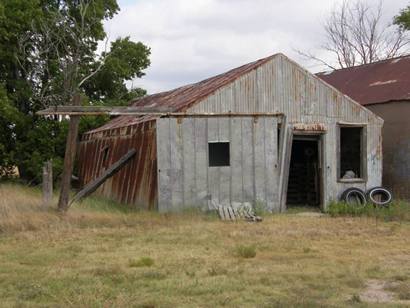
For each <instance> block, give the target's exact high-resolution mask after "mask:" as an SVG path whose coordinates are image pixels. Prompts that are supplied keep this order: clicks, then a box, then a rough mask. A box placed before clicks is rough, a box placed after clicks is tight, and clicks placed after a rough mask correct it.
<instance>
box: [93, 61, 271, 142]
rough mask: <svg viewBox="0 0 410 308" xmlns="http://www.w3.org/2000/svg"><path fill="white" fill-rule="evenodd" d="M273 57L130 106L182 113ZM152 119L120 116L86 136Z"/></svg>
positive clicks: (141, 100) (133, 102) (152, 96)
mask: <svg viewBox="0 0 410 308" xmlns="http://www.w3.org/2000/svg"><path fill="white" fill-rule="evenodd" d="M275 56H276V54H275V55H272V56H269V57H266V58H263V59H260V60H257V61H254V62H251V63H248V64H245V65H242V66H240V67H237V68H234V69H232V70H230V71H228V72H226V73H223V74H220V75H217V76H214V77H211V78H208V79H205V80H202V81H200V82H197V83H194V84H190V85H186V86H183V87H180V88H177V89H174V90H170V91H166V92H161V93H157V94H153V95H148V96H145V97H143V98H140V99H138V100H136V101H132V102H131V103H130V104H131V105H132V106H145V107H153V108H155V107H171V108H172V110H173V111H174V112H176V111H179V112H183V111H185V110H186V109H187V108H189V107H191V106H192V105H193V104H195V103H196V102H199V101H200V100H201V99H203V98H205V97H207V96H209V95H211V94H213V93H214V92H215V91H216V90H218V89H220V88H221V87H223V86H225V85H227V84H229V83H231V82H233V81H234V80H236V79H237V78H239V77H241V76H243V75H244V74H246V73H248V72H250V71H252V70H254V69H256V68H258V67H259V66H261V65H263V64H264V63H266V62H268V61H269V60H271V59H273V58H274V57H275ZM154 118H155V117H154V116H150V115H147V116H143V117H134V116H120V117H117V118H115V119H113V120H111V121H110V122H108V123H107V124H105V125H103V126H101V127H98V128H96V129H94V130H91V131H88V132H87V133H86V134H91V133H96V132H99V131H102V130H107V129H113V128H118V127H124V126H129V125H134V124H138V123H141V122H145V121H147V120H152V119H154Z"/></svg>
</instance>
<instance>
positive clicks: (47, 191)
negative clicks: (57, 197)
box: [43, 160, 53, 207]
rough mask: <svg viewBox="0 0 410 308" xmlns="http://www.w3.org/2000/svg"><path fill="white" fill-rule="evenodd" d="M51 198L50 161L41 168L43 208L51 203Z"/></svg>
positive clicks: (51, 173) (51, 176)
mask: <svg viewBox="0 0 410 308" xmlns="http://www.w3.org/2000/svg"><path fill="white" fill-rule="evenodd" d="M52 198H53V164H52V162H51V160H48V161H46V162H45V163H44V166H43V207H46V206H47V205H49V204H50V203H51V200H52Z"/></svg>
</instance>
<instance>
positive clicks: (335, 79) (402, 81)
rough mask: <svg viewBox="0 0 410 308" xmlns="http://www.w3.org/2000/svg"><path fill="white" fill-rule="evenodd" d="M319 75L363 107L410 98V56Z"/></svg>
mask: <svg viewBox="0 0 410 308" xmlns="http://www.w3.org/2000/svg"><path fill="white" fill-rule="evenodd" d="M316 75H317V76H318V77H319V78H321V79H322V80H324V81H325V82H327V83H329V84H330V85H332V86H334V87H335V88H336V89H338V90H339V91H341V92H342V93H344V94H346V95H347V96H350V97H351V98H352V99H353V100H355V101H357V102H359V103H360V104H362V105H364V106H365V105H370V104H378V103H386V102H390V101H399V100H410V55H408V56H403V57H398V58H394V59H389V60H383V61H379V62H374V63H371V64H364V65H359V66H355V67H350V68H345V69H340V70H335V71H332V72H322V73H318V74H316Z"/></svg>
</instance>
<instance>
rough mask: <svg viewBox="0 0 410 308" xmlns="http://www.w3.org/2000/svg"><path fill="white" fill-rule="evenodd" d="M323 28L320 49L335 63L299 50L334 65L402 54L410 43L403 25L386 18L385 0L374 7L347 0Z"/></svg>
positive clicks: (331, 15)
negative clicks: (323, 35) (322, 39)
mask: <svg viewBox="0 0 410 308" xmlns="http://www.w3.org/2000/svg"><path fill="white" fill-rule="evenodd" d="M324 29H325V32H326V42H325V43H324V44H323V45H322V46H321V49H323V50H325V51H327V52H329V53H330V54H332V55H333V56H334V58H335V61H334V62H335V63H336V64H333V63H329V62H328V61H326V60H324V59H321V58H319V57H317V56H315V55H314V54H312V53H309V52H303V51H300V50H297V52H298V53H299V54H301V55H302V56H304V57H306V58H308V59H311V60H314V61H316V62H319V63H320V64H323V65H325V66H327V67H329V68H331V69H338V68H345V67H352V66H355V65H360V64H367V63H372V62H375V61H380V60H384V59H389V58H393V57H396V56H400V55H402V54H404V53H406V48H407V46H408V44H409V38H408V36H407V35H406V33H405V32H404V31H403V30H402V29H401V28H400V27H398V26H396V25H394V24H391V23H390V24H386V23H384V22H383V8H382V1H380V2H379V4H378V5H377V6H375V7H372V6H370V5H369V4H368V3H366V2H363V1H362V0H356V1H355V2H352V1H349V0H345V1H343V3H342V4H340V5H339V6H337V7H335V9H334V10H333V11H332V12H331V13H330V16H329V17H328V19H327V20H326V22H325V24H324Z"/></svg>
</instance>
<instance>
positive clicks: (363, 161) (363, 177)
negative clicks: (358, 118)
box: [336, 122, 368, 183]
mask: <svg viewBox="0 0 410 308" xmlns="http://www.w3.org/2000/svg"><path fill="white" fill-rule="evenodd" d="M336 127H337V129H336V133H337V136H336V141H337V142H336V154H337V155H336V159H337V172H336V177H337V182H340V183H365V182H367V153H368V150H367V123H349V122H338V123H337V125H336ZM342 128H361V129H362V131H361V136H360V178H353V179H343V178H342V175H341V151H340V146H341V130H342Z"/></svg>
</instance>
